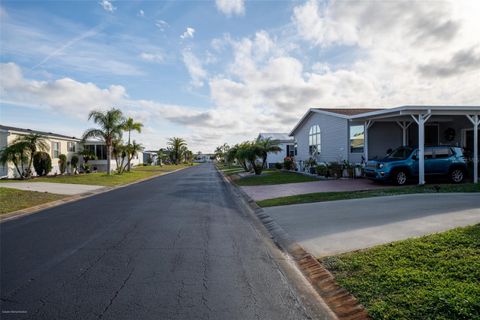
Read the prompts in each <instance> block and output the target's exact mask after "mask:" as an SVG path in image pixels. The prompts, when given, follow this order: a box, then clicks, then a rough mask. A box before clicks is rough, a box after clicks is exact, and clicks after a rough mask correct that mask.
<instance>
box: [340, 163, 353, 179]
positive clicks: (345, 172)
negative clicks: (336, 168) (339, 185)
mask: <svg viewBox="0 0 480 320" xmlns="http://www.w3.org/2000/svg"><path fill="white" fill-rule="evenodd" d="M351 168H352V165H351V164H350V163H349V162H348V161H347V160H344V161H343V164H342V177H343V178H349V177H350V173H351V171H352V170H351Z"/></svg>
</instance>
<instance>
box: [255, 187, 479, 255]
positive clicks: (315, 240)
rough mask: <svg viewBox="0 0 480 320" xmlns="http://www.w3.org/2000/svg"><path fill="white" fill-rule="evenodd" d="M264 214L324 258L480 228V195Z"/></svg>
mask: <svg viewBox="0 0 480 320" xmlns="http://www.w3.org/2000/svg"><path fill="white" fill-rule="evenodd" d="M264 210H265V212H266V213H267V214H268V215H270V216H271V217H272V218H273V219H275V221H276V222H277V223H278V224H279V225H280V226H281V227H283V228H284V229H285V231H287V232H288V233H289V234H290V235H291V236H292V237H293V238H294V239H295V240H296V241H297V242H299V243H300V245H302V246H303V247H304V248H305V250H307V251H308V252H310V253H312V254H314V255H316V256H326V255H332V254H337V253H342V252H348V251H353V250H358V249H362V248H367V247H371V246H375V245H378V244H383V243H387V242H392V241H396V240H403V239H407V238H411V237H418V236H423V235H426V234H431V233H435V232H441V231H445V230H448V229H451V228H455V227H460V226H466V225H471V224H475V223H480V193H436V194H413V195H399V196H389V197H376V198H366V199H354V200H342V201H331V202H321V203H310V204H299V205H290V206H280V207H271V208H265V209H264Z"/></svg>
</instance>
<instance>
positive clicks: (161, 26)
mask: <svg viewBox="0 0 480 320" xmlns="http://www.w3.org/2000/svg"><path fill="white" fill-rule="evenodd" d="M155 26H156V27H157V28H158V29H160V31H162V32H163V31H165V29H166V28H168V27H169V24H168V23H167V22H166V21H164V20H161V19H158V20H156V21H155Z"/></svg>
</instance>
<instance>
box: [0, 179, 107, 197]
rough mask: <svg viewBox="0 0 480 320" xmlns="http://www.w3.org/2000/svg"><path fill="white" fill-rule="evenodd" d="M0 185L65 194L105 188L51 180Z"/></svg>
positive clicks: (0, 185)
mask: <svg viewBox="0 0 480 320" xmlns="http://www.w3.org/2000/svg"><path fill="white" fill-rule="evenodd" d="M0 187H5V188H13V189H20V190H27V191H38V192H48V193H56V194H65V195H76V194H81V193H85V192H90V191H94V190H98V189H102V188H105V187H104V186H91V185H86V184H70V183H52V182H4V183H3V182H2V183H0Z"/></svg>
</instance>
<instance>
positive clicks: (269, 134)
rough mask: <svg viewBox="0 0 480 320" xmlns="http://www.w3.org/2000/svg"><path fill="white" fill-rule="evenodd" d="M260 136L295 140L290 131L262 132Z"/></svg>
mask: <svg viewBox="0 0 480 320" xmlns="http://www.w3.org/2000/svg"><path fill="white" fill-rule="evenodd" d="M258 136H259V137H260V138H262V139H268V138H270V139H271V140H278V141H293V138H292V137H290V136H289V135H288V133H274V132H261V133H259V134H258Z"/></svg>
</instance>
